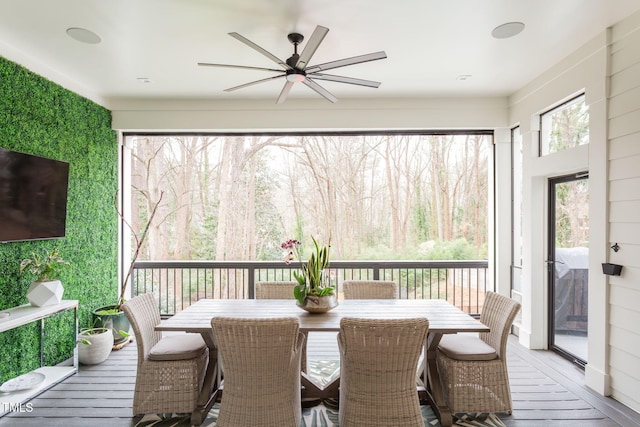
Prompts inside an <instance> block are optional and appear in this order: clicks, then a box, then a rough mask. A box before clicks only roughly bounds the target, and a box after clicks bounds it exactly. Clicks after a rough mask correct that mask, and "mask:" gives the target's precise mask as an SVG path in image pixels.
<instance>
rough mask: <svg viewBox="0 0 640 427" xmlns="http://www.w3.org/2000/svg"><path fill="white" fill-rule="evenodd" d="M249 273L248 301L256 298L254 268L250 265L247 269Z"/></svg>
mask: <svg viewBox="0 0 640 427" xmlns="http://www.w3.org/2000/svg"><path fill="white" fill-rule="evenodd" d="M248 271H249V277H248V279H249V284H248V285H247V286H249V289H248V290H249V299H254V298H255V297H256V267H255V265H250V266H249V268H248Z"/></svg>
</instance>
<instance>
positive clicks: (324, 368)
mask: <svg viewBox="0 0 640 427" xmlns="http://www.w3.org/2000/svg"><path fill="white" fill-rule="evenodd" d="M307 367H308V371H309V375H310V376H311V378H312V379H313V381H314V382H315V383H317V384H318V385H321V386H325V385H327V384H328V383H329V382H330V381H331V380H333V378H335V377H336V376H338V375H340V362H339V361H337V360H311V359H310V360H308V361H307ZM336 403H337V402H336V401H335V400H334V399H327V400H325V401H324V403H322V404H319V405H317V406H312V407H310V408H302V420H301V422H300V427H339V423H338V405H337V404H336ZM219 409H220V404H219V403H216V404H215V405H214V406H213V408H211V411H209V415H208V416H207V418H206V420H204V422H203V423H202V426H203V427H215V425H216V420H217V419H218V410H219ZM420 409H421V410H422V418H423V419H424V425H425V427H431V426H434V427H435V426H439V425H440V422H439V421H438V418H436V416H435V414H434V413H433V411H432V410H431V407H430V406H428V405H422V406H420ZM459 415H461V414H459ZM190 425H191V423H190V416H189V415H184V414H163V415H145V416H144V417H143V418H142V419H141V420H140V421H138V422H137V423H136V424H135V427H189V426H190ZM454 425H457V426H466V427H505V425H504V423H503V422H502V421H501V420H500V418H498V417H497V416H496V415H495V414H467V415H464V416H461V417H460V418H454ZM274 427H278V426H274Z"/></svg>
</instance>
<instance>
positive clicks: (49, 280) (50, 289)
mask: <svg viewBox="0 0 640 427" xmlns="http://www.w3.org/2000/svg"><path fill="white" fill-rule="evenodd" d="M63 265H69V263H68V262H67V261H65V260H64V259H62V257H61V256H60V252H59V250H58V249H57V248H56V249H53V250H52V251H50V252H47V253H46V254H45V255H44V256H41V255H40V254H37V253H35V252H32V253H31V257H29V258H25V259H23V260H22V262H20V273H24V272H25V271H28V272H29V273H31V274H33V275H35V276H36V277H35V280H34V281H33V282H31V285H30V286H29V289H28V290H27V299H28V300H29V302H30V303H31V305H33V306H35V307H43V306H47V305H54V304H59V303H60V301H61V300H62V294H63V293H64V287H63V286H62V283H61V282H60V280H58V277H59V272H60V268H61V267H62V266H63Z"/></svg>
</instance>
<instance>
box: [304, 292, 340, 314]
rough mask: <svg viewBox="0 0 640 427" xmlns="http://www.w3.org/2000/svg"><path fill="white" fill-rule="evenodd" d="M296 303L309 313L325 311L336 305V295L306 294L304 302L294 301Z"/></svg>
mask: <svg viewBox="0 0 640 427" xmlns="http://www.w3.org/2000/svg"><path fill="white" fill-rule="evenodd" d="M296 305H297V306H298V307H300V308H301V309H303V310H306V311H308V312H309V313H326V312H327V311H330V310H332V309H334V308H335V307H337V306H338V297H337V296H336V295H335V294H332V295H325V296H322V297H319V296H307V297H306V298H305V300H304V303H302V304H301V303H300V301H296Z"/></svg>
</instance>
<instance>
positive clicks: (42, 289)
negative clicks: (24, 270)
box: [27, 280, 64, 307]
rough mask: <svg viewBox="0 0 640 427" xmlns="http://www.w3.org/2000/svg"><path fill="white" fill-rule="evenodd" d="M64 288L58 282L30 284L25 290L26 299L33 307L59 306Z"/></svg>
mask: <svg viewBox="0 0 640 427" xmlns="http://www.w3.org/2000/svg"><path fill="white" fill-rule="evenodd" d="M63 293H64V288H63V287H62V283H60V281H59V280H52V281H50V282H32V283H31V286H29V289H28V290H27V299H28V300H29V302H30V303H31V305H32V306H34V307H44V306H46V305H55V304H60V301H61V300H62V294H63Z"/></svg>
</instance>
